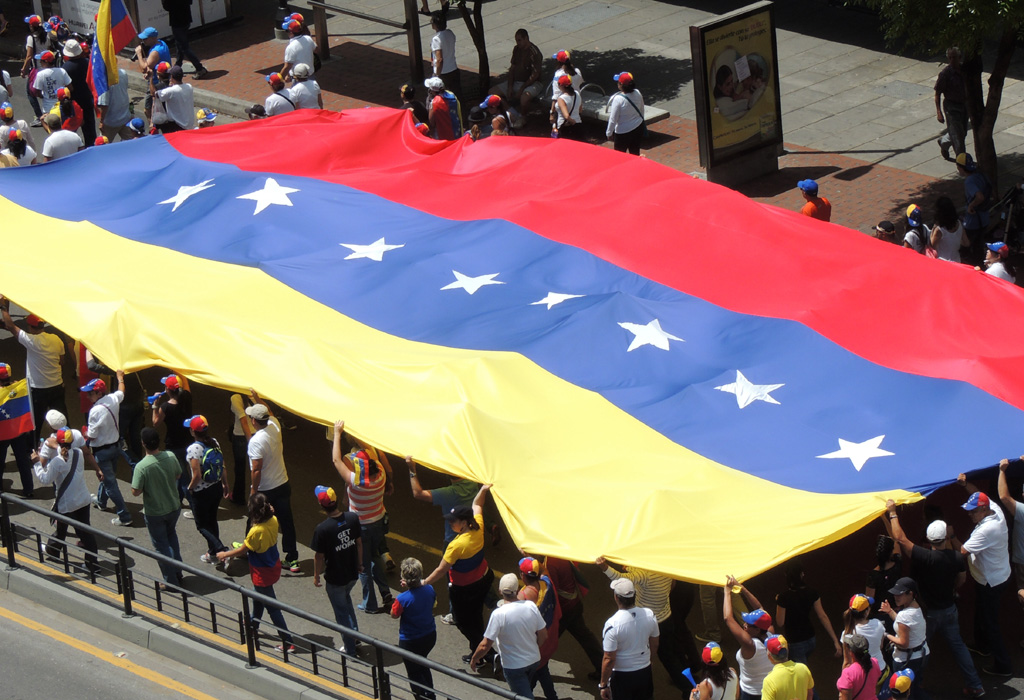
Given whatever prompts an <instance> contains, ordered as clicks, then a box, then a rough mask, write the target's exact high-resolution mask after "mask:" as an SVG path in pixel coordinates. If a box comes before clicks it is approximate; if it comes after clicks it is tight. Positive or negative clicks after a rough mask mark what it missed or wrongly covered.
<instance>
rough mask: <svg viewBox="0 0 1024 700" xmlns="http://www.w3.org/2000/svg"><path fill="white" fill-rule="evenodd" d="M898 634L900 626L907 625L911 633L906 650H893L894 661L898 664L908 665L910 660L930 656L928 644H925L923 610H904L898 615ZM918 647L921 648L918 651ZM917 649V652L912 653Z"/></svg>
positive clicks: (896, 628)
mask: <svg viewBox="0 0 1024 700" xmlns="http://www.w3.org/2000/svg"><path fill="white" fill-rule="evenodd" d="M895 624H896V625H897V626H896V627H895V630H896V632H897V633H898V632H899V627H898V625H905V626H906V628H907V631H908V632H909V633H910V636H909V641H908V642H907V648H906V649H896V648H894V649H893V650H892V660H893V661H895V662H896V663H900V664H902V663H906V662H907V661H908V660H910V659H920V658H921V657H922V656H926V655H927V654H928V644H927V643H926V642H925V621H924V613H923V612H921V608H904V609H903V610H900V611H899V612H898V613H896V623H895ZM917 647H921V648H920V649H917ZM911 649H917V651H913V652H912V651H911Z"/></svg>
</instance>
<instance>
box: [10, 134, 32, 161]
mask: <svg viewBox="0 0 1024 700" xmlns="http://www.w3.org/2000/svg"><path fill="white" fill-rule="evenodd" d="M7 148H8V150H10V152H11V155H12V156H14V157H15V158H19V159H20V158H22V157H24V155H25V149H26V148H28V142H27V141H26V140H25V139H16V140H13V141H11V140H9V141H8V142H7Z"/></svg>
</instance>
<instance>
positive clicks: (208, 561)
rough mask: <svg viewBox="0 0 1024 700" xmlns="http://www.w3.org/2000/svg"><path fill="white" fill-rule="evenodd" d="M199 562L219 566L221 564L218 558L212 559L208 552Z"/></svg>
mask: <svg viewBox="0 0 1024 700" xmlns="http://www.w3.org/2000/svg"><path fill="white" fill-rule="evenodd" d="M199 561H201V562H203V563H204V564H219V563H220V561H219V560H218V559H217V557H211V556H210V554H209V552H207V553H206V554H204V555H202V556H201V557H199Z"/></svg>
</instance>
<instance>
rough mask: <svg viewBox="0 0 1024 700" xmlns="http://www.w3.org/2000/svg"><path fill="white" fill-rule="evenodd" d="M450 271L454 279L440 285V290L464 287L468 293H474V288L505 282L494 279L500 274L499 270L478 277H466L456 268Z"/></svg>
mask: <svg viewBox="0 0 1024 700" xmlns="http://www.w3.org/2000/svg"><path fill="white" fill-rule="evenodd" d="M452 273H453V274H454V275H455V281H454V282H452V283H451V284H448V285H445V286H444V287H441V291H444V290H445V289H465V290H466V292H468V293H469V294H475V293H476V290H478V289H480V287H486V286H487V285H489V284H505V283H504V282H499V281H498V280H496V279H494V278H495V277H497V276H498V275H499V274H501V273H499V272H495V273H494V274H493V275H480V276H479V277H467V276H466V275H464V274H462V273H461V272H458V271H456V270H452Z"/></svg>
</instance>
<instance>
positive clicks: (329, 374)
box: [0, 109, 1024, 583]
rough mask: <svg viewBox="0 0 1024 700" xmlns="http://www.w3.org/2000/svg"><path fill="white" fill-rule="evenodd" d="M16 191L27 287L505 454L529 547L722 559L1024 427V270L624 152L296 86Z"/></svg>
mask: <svg viewBox="0 0 1024 700" xmlns="http://www.w3.org/2000/svg"><path fill="white" fill-rule="evenodd" d="M90 181H93V182H97V183H98V184H97V185H96V186H95V187H86V186H84V185H83V186H81V187H77V188H71V189H67V190H66V191H65V192H64V193H63V195H62V196H61V197H54V196H53V194H52V183H53V182H79V183H86V182H90ZM0 192H2V193H3V197H4V199H2V200H0V212H2V215H3V217H4V220H5V221H6V222H7V225H6V226H5V230H7V231H31V232H32V235H31V236H25V235H8V236H7V237H6V239H5V250H6V252H7V254H8V256H9V257H11V258H12V259H20V260H39V259H43V258H45V259H47V260H49V261H50V267H49V268H48V274H47V276H46V284H40V280H39V276H38V271H37V270H36V269H35V268H32V267H24V266H13V267H10V268H9V269H7V270H5V272H4V274H3V276H2V277H0V287H2V288H0V292H3V293H4V294H7V295H9V296H10V297H12V298H13V299H14V300H15V301H16V302H17V303H19V304H21V305H23V306H25V307H27V308H29V309H31V310H32V311H33V312H35V313H38V314H40V315H42V316H43V317H45V318H47V319H49V320H50V321H52V322H53V323H55V324H56V325H57V326H59V327H61V328H62V329H64V330H65V331H67V332H69V333H70V334H71V335H73V336H75V337H76V338H79V339H82V340H84V342H85V343H86V344H87V345H88V346H89V347H90V348H92V349H93V350H94V352H97V353H98V354H99V355H100V356H101V357H102V358H103V359H104V361H105V362H106V363H107V364H109V365H111V366H119V365H120V366H125V367H126V368H128V369H132V368H140V367H143V366H147V365H151V364H154V363H156V364H161V365H167V366H170V367H173V368H175V369H176V370H178V371H180V372H183V373H185V374H187V375H188V376H190V377H192V378H193V379H197V380H199V381H202V382H206V383H210V384H216V385H219V386H223V387H227V388H242V387H248V386H250V385H254V386H255V387H256V388H257V389H258V390H259V391H260V392H261V393H262V394H264V395H266V396H268V397H270V398H272V399H274V400H275V401H279V402H281V403H282V404H284V405H285V406H287V407H289V408H291V409H293V410H296V411H298V412H299V413H302V414H304V415H306V416H308V417H310V418H313V419H317V420H320V421H323V422H329V421H331V420H334V419H336V418H344V419H346V421H347V427H349V428H350V429H351V430H352V432H353V433H354V434H356V435H358V436H360V437H362V438H365V439H367V440H369V441H370V442H372V443H373V444H375V445H377V446H378V447H382V448H384V449H386V450H388V451H391V452H394V453H397V454H400V455H401V454H406V453H411V454H413V455H414V456H415V457H416V458H417V459H418V460H420V461H422V462H424V463H426V464H429V465H432V466H434V467H437V468H440V469H443V470H445V471H448V472H450V473H454V474H459V475H463V476H466V477H470V478H472V479H475V480H477V481H483V482H493V483H494V484H495V488H494V493H495V496H496V498H497V500H498V503H499V506H500V507H501V509H502V512H503V515H504V516H505V519H506V522H507V523H508V525H509V528H510V530H511V532H512V534H513V536H514V538H515V540H516V541H517V542H518V543H519V544H520V545H522V546H524V547H526V548H528V549H529V550H531V551H537V552H543V553H549V554H554V555H559V556H566V557H573V558H577V559H592V558H594V557H596V556H598V555H606V556H608V557H610V558H613V559H616V560H619V561H627V562H631V563H634V564H636V565H639V566H643V567H647V568H649V569H654V570H658V571H663V572H667V573H670V574H673V575H677V576H680V577H685V578H688V579H692V580H703V581H708V582H713V583H720V582H721V581H722V580H723V577H724V576H725V574H726V573H729V572H733V573H735V574H737V575H738V576H742V577H749V576H751V575H753V574H755V573H757V572H759V571H762V570H764V569H766V568H768V567H770V566H772V565H773V564H775V563H778V562H780V561H782V560H783V559H785V558H788V557H790V556H792V555H794V554H796V553H798V552H801V551H805V550H807V549H810V548H813V547H816V546H820V545H822V544H825V543H827V542H830V541H833V540H835V539H837V538H839V537H841V536H843V535H845V534H847V533H850V532H852V531H853V530H855V529H857V528H859V527H860V526H862V525H863V524H864V523H866V522H867V521H868V520H870V519H872V518H874V517H876V516H877V515H878V514H879V513H880V512H881V511H882V509H883V507H884V503H885V499H886V498H890V497H891V498H894V499H895V500H897V501H898V502H909V501H913V500H916V499H919V498H920V497H921V495H922V494H925V493H927V492H929V491H931V490H933V489H935V488H937V487H938V486H940V485H942V484H944V483H948V482H950V481H951V480H952V479H954V478H955V476H956V474H957V473H958V472H960V471H970V470H973V469H978V468H982V467H985V466H988V465H991V464H994V463H995V462H996V461H997V460H998V459H1000V458H1001V457H1006V456H1013V455H1017V454H1019V453H1020V452H1021V447H1022V445H1021V441H1020V436H1021V435H1022V434H1024V413H1022V408H1024V361H1022V360H1024V358H1022V357H1021V355H1022V352H1024V329H1022V326H1021V324H1019V323H1010V322H1007V319H1015V318H1022V317H1024V293H1022V292H1021V290H1020V289H1017V288H1016V287H1013V286H1012V285H1009V284H1006V283H1004V282H1001V281H1000V280H997V279H995V278H992V277H989V276H986V275H983V274H981V273H978V272H975V271H974V270H971V269H969V268H967V267H964V266H958V265H954V264H951V263H944V262H941V261H934V260H929V259H926V258H924V257H923V256H919V255H915V254H913V253H911V252H909V251H906V250H903V249H901V248H897V247H895V246H888V245H884V244H881V243H879V242H877V241H875V240H873V239H871V238H869V237H867V236H864V235H862V234H858V233H855V232H852V231H849V230H846V229H843V228H841V227H838V226H833V225H829V224H824V223H821V222H818V221H814V220H811V219H808V218H806V217H802V216H800V215H798V214H796V213H794V212H789V211H783V210H780V209H776V208H773V207H769V206H764V205H761V204H757V203H754V202H752V201H750V200H749V199H747V198H745V197H743V196H742V195H740V194H737V193H736V192H733V191H731V190H728V189H725V188H723V187H718V186H715V185H712V184H708V183H705V182H701V181H699V180H695V179H692V178H690V177H688V176H686V175H682V174H680V173H678V172H676V171H673V170H669V169H667V168H665V167H662V166H660V165H657V164H656V163H653V162H650V161H646V160H642V159H638V158H632V157H627V156H623V155H620V154H617V153H614V152H612V151H610V150H608V149H603V148H595V147H592V146H588V145H585V144H578V143H572V142H565V141H549V140H533V139H526V138H505V139H498V138H495V139H487V140H484V141H481V142H480V143H476V144H474V143H471V142H469V141H467V140H462V141H458V142H453V143H439V142H436V141H431V140H428V139H425V138H423V137H421V136H420V135H419V134H418V133H417V132H416V131H415V130H414V129H413V127H412V122H411V121H410V117H409V115H408V113H406V112H404V111H395V110H387V109H375V110H358V111H353V112H346V113H342V114H336V113H328V112H315V111H308V110H302V111H300V112H295V113H292V114H288V115H285V116H282V117H279V118H277V119H273V120H268V121H261V122H248V123H243V124H235V125H229V126H224V127H218V128H214V129H209V130H203V131H201V132H200V131H196V132H188V133H179V134H173V135H171V136H169V137H167V138H166V139H164V138H163V137H147V138H143V139H141V140H138V141H132V142H128V143H125V144H114V145H113V146H106V147H104V148H94V149H89V150H88V151H86V152H83V153H80V154H77V155H76V156H72V157H70V158H67V159H63V160H60V161H56V162H54V163H49V164H46V165H43V166H38V167H30V168H17V169H7V170H3V171H0ZM324 450H325V453H326V450H327V447H326V445H325V446H324Z"/></svg>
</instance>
